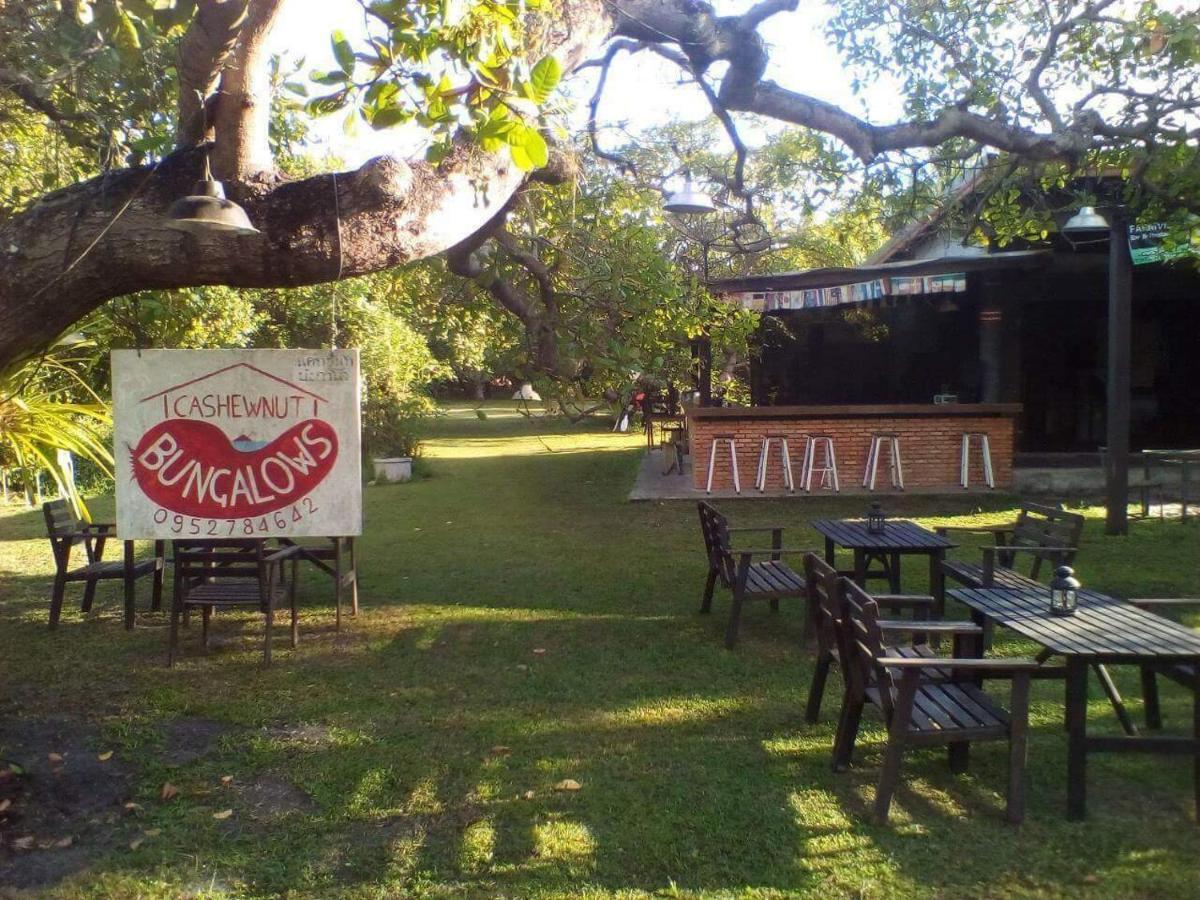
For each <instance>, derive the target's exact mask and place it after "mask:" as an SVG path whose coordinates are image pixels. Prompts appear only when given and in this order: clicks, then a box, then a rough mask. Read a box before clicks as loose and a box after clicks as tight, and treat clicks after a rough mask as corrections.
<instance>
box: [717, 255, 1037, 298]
mask: <svg viewBox="0 0 1200 900" xmlns="http://www.w3.org/2000/svg"><path fill="white" fill-rule="evenodd" d="M1051 255H1053V251H1050V250H1013V251H1011V252H1008V253H992V254H990V255H988V256H964V257H939V258H937V259H914V260H902V261H900V262H883V263H876V264H874V265H870V264H867V265H861V266H851V267H845V266H831V267H828V268H823V269H798V270H797V271H794V272H779V273H776V274H774V275H745V276H742V277H740V278H717V279H713V280H712V281H710V282H709V283H708V286H709V289H710V290H712V291H715V292H716V293H719V294H737V293H745V292H757V291H795V290H801V289H804V288H824V287H835V286H837V285H841V284H849V283H853V282H859V281H872V280H874V279H876V278H890V277H905V276H917V275H946V274H950V273H952V272H984V271H991V270H996V269H1035V268H1038V267H1039V266H1041V265H1042V264H1043V263H1044V262H1045V260H1046V259H1047V258H1048V257H1050V256H1051Z"/></svg>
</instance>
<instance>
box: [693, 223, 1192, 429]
mask: <svg viewBox="0 0 1200 900" xmlns="http://www.w3.org/2000/svg"><path fill="white" fill-rule="evenodd" d="M939 225H940V223H938V222H936V221H929V222H925V223H918V225H916V226H914V227H913V228H911V229H909V230H908V231H907V232H906V233H905V234H903V235H900V236H898V237H897V238H896V239H894V240H893V241H891V242H890V243H889V244H888V245H887V246H885V247H884V248H883V249H882V250H881V251H880V252H879V253H877V254H875V256H874V257H873V258H872V259H871V260H870V261H868V262H867V263H866V264H864V265H862V266H859V267H856V268H853V269H813V270H805V271H800V272H790V273H784V274H779V275H771V276H755V277H747V278H739V279H726V280H722V281H719V282H714V283H713V285H712V288H713V289H714V290H715V291H717V292H720V293H723V294H726V295H729V296H730V297H731V299H737V300H738V301H739V302H741V303H743V305H746V306H750V307H754V308H759V309H762V310H763V311H764V313H765V315H764V316H763V323H762V326H761V328H760V329H759V332H758V335H757V341H756V343H757V348H756V353H755V354H754V356H753V357H752V359H751V384H752V391H753V397H754V402H755V404H756V405H784V404H823V403H929V402H931V401H932V400H933V398H934V397H935V395H939V394H952V395H955V396H957V398H958V399H959V400H960V401H961V402H1013V403H1020V404H1022V406H1023V407H1024V410H1023V413H1022V416H1021V418H1020V420H1019V423H1018V437H1017V449H1018V451H1022V452H1025V453H1066V452H1079V451H1095V450H1096V448H1097V447H1098V446H1099V445H1101V444H1103V443H1104V440H1105V439H1104V434H1105V378H1106V353H1107V349H1106V348H1107V328H1108V306H1107V303H1108V280H1107V279H1108V275H1107V247H1106V246H1103V245H1102V246H1092V247H1086V248H1078V249H1073V248H1072V247H1070V245H1068V244H1067V243H1066V242H1065V241H1063V240H1062V239H1061V238H1058V237H1056V238H1055V239H1054V241H1053V242H1051V244H1050V246H1048V248H1046V249H1036V250H1016V251H1011V252H992V251H991V250H988V249H984V248H976V247H964V246H963V245H962V243H961V240H960V239H959V238H958V236H954V235H951V236H946V235H945V234H944V233H943V232H942V231H939ZM1131 419H1132V423H1131V425H1132V427H1131V431H1132V434H1131V441H1132V448H1133V449H1142V448H1146V447H1161V448H1180V447H1197V446H1200V270H1198V268H1197V266H1196V264H1195V262H1194V261H1191V260H1183V261H1180V262H1176V263H1163V262H1152V263H1148V264H1144V265H1135V266H1134V270H1133V331H1132V409H1131Z"/></svg>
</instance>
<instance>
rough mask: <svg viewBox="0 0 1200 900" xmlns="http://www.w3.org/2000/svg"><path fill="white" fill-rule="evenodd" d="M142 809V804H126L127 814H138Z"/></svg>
mask: <svg viewBox="0 0 1200 900" xmlns="http://www.w3.org/2000/svg"><path fill="white" fill-rule="evenodd" d="M141 808H142V804H140V803H126V804H125V811H126V812H137V811H138V810H139V809H141Z"/></svg>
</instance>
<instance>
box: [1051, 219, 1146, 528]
mask: <svg viewBox="0 0 1200 900" xmlns="http://www.w3.org/2000/svg"><path fill="white" fill-rule="evenodd" d="M1105 212H1106V213H1107V217H1105V216H1103V215H1101V214H1100V213H1099V212H1097V210H1096V208H1095V207H1092V206H1085V207H1083V208H1082V209H1080V210H1079V212H1077V213H1076V214H1075V215H1073V216H1071V218H1070V219H1068V220H1067V222H1066V223H1065V224H1064V225H1063V227H1062V233H1063V236H1064V237H1065V238H1066V239H1067V240H1068V241H1069V242H1070V243H1071V246H1076V245H1077V244H1091V243H1100V242H1102V241H1104V240H1105V239H1107V241H1108V378H1107V382H1108V383H1107V388H1108V397H1107V404H1106V406H1107V409H1106V415H1105V418H1106V420H1107V425H1106V431H1107V435H1106V440H1107V442H1108V452H1107V454H1106V461H1107V463H1106V467H1105V472H1104V482H1105V504H1106V507H1107V513H1106V517H1105V525H1104V531H1105V534H1126V533H1128V531H1129V512H1128V508H1127V507H1128V504H1129V407H1130V403H1131V400H1130V396H1131V389H1130V382H1131V379H1130V357H1131V355H1132V351H1131V346H1132V344H1131V338H1130V335H1131V331H1132V325H1133V260H1132V259H1131V257H1130V255H1129V217H1128V214H1127V212H1126V210H1125V209H1124V207H1120V206H1114V207H1109V208H1107V209H1106V210H1105Z"/></svg>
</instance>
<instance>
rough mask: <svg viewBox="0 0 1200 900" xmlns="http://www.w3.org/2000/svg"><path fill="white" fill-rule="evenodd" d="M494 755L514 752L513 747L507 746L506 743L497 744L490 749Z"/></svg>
mask: <svg viewBox="0 0 1200 900" xmlns="http://www.w3.org/2000/svg"><path fill="white" fill-rule="evenodd" d="M488 752H489V753H490V754H492V756H504V755H505V754H507V753H512V747H506V746H504V744H497V745H496V746H495V747H493V748H492V749H491V750H489V751H488Z"/></svg>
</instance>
